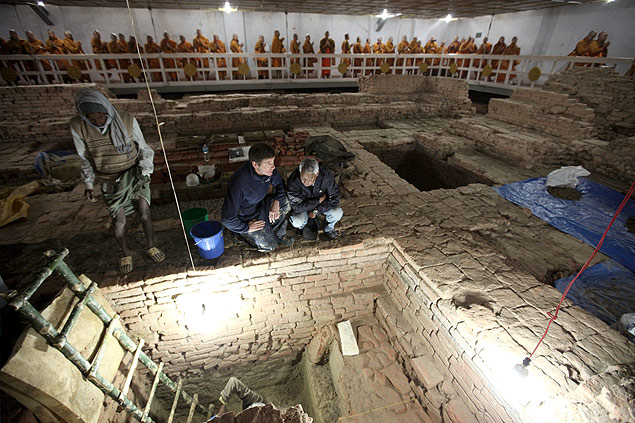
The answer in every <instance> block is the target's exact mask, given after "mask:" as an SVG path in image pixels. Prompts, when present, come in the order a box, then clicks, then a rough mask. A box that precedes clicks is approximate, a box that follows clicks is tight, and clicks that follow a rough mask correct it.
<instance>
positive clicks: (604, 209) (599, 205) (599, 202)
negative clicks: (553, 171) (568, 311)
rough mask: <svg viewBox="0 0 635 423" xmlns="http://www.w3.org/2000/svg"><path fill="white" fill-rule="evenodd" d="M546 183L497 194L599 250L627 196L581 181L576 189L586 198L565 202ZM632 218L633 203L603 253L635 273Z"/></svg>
mask: <svg viewBox="0 0 635 423" xmlns="http://www.w3.org/2000/svg"><path fill="white" fill-rule="evenodd" d="M546 180H547V178H533V179H527V180H525V181H520V182H514V183H511V184H507V185H503V186H501V187H498V188H495V190H496V192H498V193H499V194H500V195H501V196H502V197H503V198H505V199H507V200H509V201H511V202H512V203H514V204H518V205H520V206H523V207H527V208H528V209H530V210H531V212H532V213H533V214H534V215H535V216H536V217H539V218H540V219H542V220H544V221H546V222H547V223H549V224H550V225H552V226H554V227H556V228H558V229H560V230H561V231H563V232H565V233H567V234H569V235H571V236H574V237H576V238H577V239H579V240H581V241H584V242H586V243H587V244H589V245H590V246H592V247H595V246H596V245H597V243H598V242H599V240H600V238H601V237H602V234H603V233H604V230H605V229H606V227H607V226H608V224H609V222H610V221H611V219H612V217H613V215H614V214H615V211H616V210H617V208H618V207H619V205H620V203H621V202H622V200H623V199H624V195H623V194H621V193H619V192H617V191H614V190H612V189H610V188H607V187H605V186H604V185H602V184H599V183H597V182H594V181H592V180H590V179H585V178H580V183H579V184H578V186H577V187H576V189H577V191H578V192H580V193H581V194H582V198H581V199H580V200H563V199H560V198H555V197H553V196H551V194H549V193H548V192H547V187H546V185H545V181H546ZM629 217H635V201H633V200H632V199H631V200H629V202H628V203H626V206H625V207H624V209H623V210H622V213H621V214H620V215H619V216H618V218H617V219H616V221H615V223H613V226H612V227H611V229H610V230H609V232H608V234H607V236H606V238H605V239H604V244H603V245H602V248H601V249H600V251H601V252H602V253H604V254H605V255H607V256H609V257H610V258H612V259H613V260H615V261H617V262H618V263H620V264H621V265H622V266H624V267H626V268H628V269H629V270H630V271H631V272H633V273H635V234H632V233H630V232H628V230H627V229H626V220H627V219H628V218H629ZM587 271H588V270H587ZM576 283H577V281H576Z"/></svg>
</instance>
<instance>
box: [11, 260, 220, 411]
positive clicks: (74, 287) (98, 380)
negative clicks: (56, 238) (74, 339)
mask: <svg viewBox="0 0 635 423" xmlns="http://www.w3.org/2000/svg"><path fill="white" fill-rule="evenodd" d="M44 255H46V256H47V257H50V258H51V261H50V262H49V264H48V265H47V266H46V267H44V268H43V269H42V271H41V272H40V273H39V274H38V276H37V277H36V278H35V281H34V282H33V283H31V284H30V285H29V286H27V287H26V288H25V289H24V290H23V291H22V292H17V291H10V292H8V293H6V294H0V296H2V297H3V298H5V299H6V301H7V303H8V304H9V306H10V307H12V308H13V309H15V310H16V311H17V312H18V313H19V314H20V316H22V317H23V318H24V319H26V320H27V321H28V322H29V323H30V324H31V326H33V328H34V329H35V330H36V331H37V332H38V333H39V334H40V335H42V336H43V337H44V339H46V342H48V344H49V345H51V346H53V347H54V348H56V349H57V350H59V351H60V352H61V353H62V354H63V355H64V356H65V357H66V358H67V359H68V360H69V361H70V362H71V363H73V364H74V365H75V367H77V368H78V369H79V371H80V372H82V374H83V375H84V376H85V377H86V378H87V379H88V380H89V381H90V382H92V383H93V384H94V385H95V386H96V387H97V388H99V389H100V390H101V391H102V392H103V393H104V394H106V395H108V396H109V397H110V398H112V399H113V400H115V401H116V402H117V403H118V404H119V405H120V406H121V407H123V408H124V409H125V410H127V411H128V412H130V413H131V414H132V415H133V416H134V418H135V419H136V420H138V421H140V422H143V423H154V420H152V418H151V417H150V416H149V413H150V406H151V404H152V401H153V400H154V395H155V393H156V390H157V387H158V385H159V382H161V383H163V384H164V385H166V386H167V387H168V388H169V389H170V390H171V391H172V392H175V393H176V395H175V397H174V401H173V402H172V408H171V410H170V417H169V419H168V423H172V421H173V419H174V413H175V411H176V407H177V404H178V402H179V398H181V397H182V398H183V399H184V400H185V402H186V403H187V404H189V405H190V411H189V414H188V418H187V423H191V421H192V419H193V418H194V412H195V410H196V409H198V410H199V411H200V412H201V413H203V414H207V418H208V419H209V418H210V417H211V415H212V411H213V410H214V405H213V404H210V405H209V407H208V408H207V409H206V408H205V407H203V406H202V405H201V404H199V401H198V394H194V396H191V395H189V394H188V393H187V392H185V391H184V390H183V389H182V388H183V380H182V379H181V378H179V379H178V382H177V383H175V382H174V381H173V380H171V379H170V378H169V377H168V376H167V375H166V374H165V373H163V363H159V365H157V364H155V363H154V362H153V361H152V360H151V359H150V358H149V357H148V356H147V355H146V354H145V353H144V352H143V351H142V347H143V344H144V341H143V339H142V338H141V339H140V340H139V343H138V344H135V343H134V341H133V340H132V339H130V337H128V335H126V333H125V331H124V330H123V329H122V328H120V327H115V323H116V322H117V321H118V320H119V316H118V315H117V314H115V315H114V316H110V315H109V314H108V313H107V312H106V311H105V310H104V308H103V307H102V306H101V305H100V304H99V303H98V302H97V301H95V299H94V298H93V296H92V293H93V292H94V291H95V289H96V288H97V283H96V282H92V283H91V284H90V285H89V287H88V288H86V287H85V286H84V284H83V283H82V282H81V281H80V280H79V279H78V278H77V276H75V274H74V273H73V271H72V270H71V269H70V268H69V267H68V265H67V264H66V263H64V258H65V257H66V256H67V255H68V249H66V248H65V249H64V250H62V251H61V252H60V253H56V252H55V251H53V250H49V251H47V252H45V253H44ZM53 272H57V273H58V274H59V275H61V276H62V277H63V278H64V279H65V280H66V284H67V286H68V288H70V290H71V291H72V292H73V293H74V294H75V296H76V297H77V298H78V299H79V302H78V303H77V304H76V305H75V306H74V308H73V310H72V311H71V314H70V315H69V317H68V319H67V320H66V322H65V323H64V326H63V328H62V330H61V331H58V330H57V329H56V328H54V327H53V325H52V324H51V323H50V322H49V321H47V320H46V318H44V317H43V316H42V315H41V314H40V313H39V312H38V311H37V310H36V309H35V308H34V307H33V306H32V305H31V303H29V299H30V298H31V296H33V294H34V293H35V291H37V289H38V288H39V287H40V286H41V285H42V283H43V282H44V281H45V280H46V278H48V277H49V276H50V275H51V274H53ZM85 307H88V309H90V310H91V311H92V312H93V313H94V314H95V315H96V316H97V317H98V318H99V319H100V320H101V321H102V322H103V324H104V326H105V327H106V334H105V335H104V336H103V337H102V340H101V343H100V345H99V348H98V350H97V354H96V355H95V357H94V359H93V361H92V363H91V362H89V361H88V360H86V359H85V358H84V357H83V356H82V355H81V353H79V352H78V351H77V350H76V349H75V348H74V347H73V346H72V345H70V344H69V343H68V342H67V339H68V335H69V333H70V331H71V329H72V328H73V326H74V325H75V323H76V322H77V320H78V319H79V317H80V315H81V313H82V310H83V309H84V308H85ZM111 337H114V338H115V339H116V340H118V341H119V344H120V345H121V347H122V348H123V349H124V350H126V351H130V352H131V353H133V354H134V356H133V359H132V363H131V365H130V368H129V370H128V374H127V376H126V380H125V382H124V385H123V387H122V388H121V389H118V388H117V387H116V386H115V385H114V384H112V383H110V382H108V381H107V380H106V379H104V378H103V377H102V376H101V375H100V374H99V366H100V363H101V360H102V358H103V356H104V352H105V350H106V345H107V344H108V341H109V340H110V338H111ZM139 362H141V363H142V364H143V365H145V366H146V367H147V368H148V370H149V371H150V373H152V374H153V375H154V382H153V383H152V389H151V390H150V396H149V398H148V402H147V404H146V406H145V408H144V409H143V410H141V409H140V408H139V407H138V406H137V405H135V404H133V403H132V401H130V400H129V399H128V398H127V397H126V395H127V393H128V389H129V388H130V383H131V382H132V375H133V373H134V371H135V369H136V368H137V364H138V363H139Z"/></svg>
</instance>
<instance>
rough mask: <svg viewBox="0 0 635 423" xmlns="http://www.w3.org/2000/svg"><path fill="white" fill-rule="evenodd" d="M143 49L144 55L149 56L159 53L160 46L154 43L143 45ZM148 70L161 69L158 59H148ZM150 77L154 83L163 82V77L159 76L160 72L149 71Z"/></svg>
mask: <svg viewBox="0 0 635 423" xmlns="http://www.w3.org/2000/svg"><path fill="white" fill-rule="evenodd" d="M143 49H144V50H145V52H146V53H149V54H157V53H161V46H159V45H158V44H157V43H155V42H152V43H145V44H144V46H143ZM148 68H150V69H160V68H161V62H160V61H159V59H148ZM150 75H151V76H152V80H153V81H154V82H162V81H163V75H161V72H152V71H150Z"/></svg>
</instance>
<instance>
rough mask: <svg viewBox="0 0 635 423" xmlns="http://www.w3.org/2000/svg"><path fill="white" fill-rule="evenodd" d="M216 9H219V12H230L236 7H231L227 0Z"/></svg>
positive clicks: (234, 10) (235, 9)
mask: <svg viewBox="0 0 635 423" xmlns="http://www.w3.org/2000/svg"><path fill="white" fill-rule="evenodd" d="M218 10H220V11H221V12H225V13H231V12H236V11H237V10H238V8H237V7H232V6H231V4H229V2H228V1H226V2H225V5H224V6H223V7H219V8H218Z"/></svg>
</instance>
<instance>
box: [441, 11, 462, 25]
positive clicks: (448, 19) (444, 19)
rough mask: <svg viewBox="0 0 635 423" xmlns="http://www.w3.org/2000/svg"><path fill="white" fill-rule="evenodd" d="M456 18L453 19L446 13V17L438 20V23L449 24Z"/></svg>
mask: <svg viewBox="0 0 635 423" xmlns="http://www.w3.org/2000/svg"><path fill="white" fill-rule="evenodd" d="M457 19H458V18H453V17H452V15H451V14H449V13H448V16H446V17H445V18H440V19H439V20H440V21H443V22H445V23H448V22H451V21H455V20H457Z"/></svg>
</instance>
